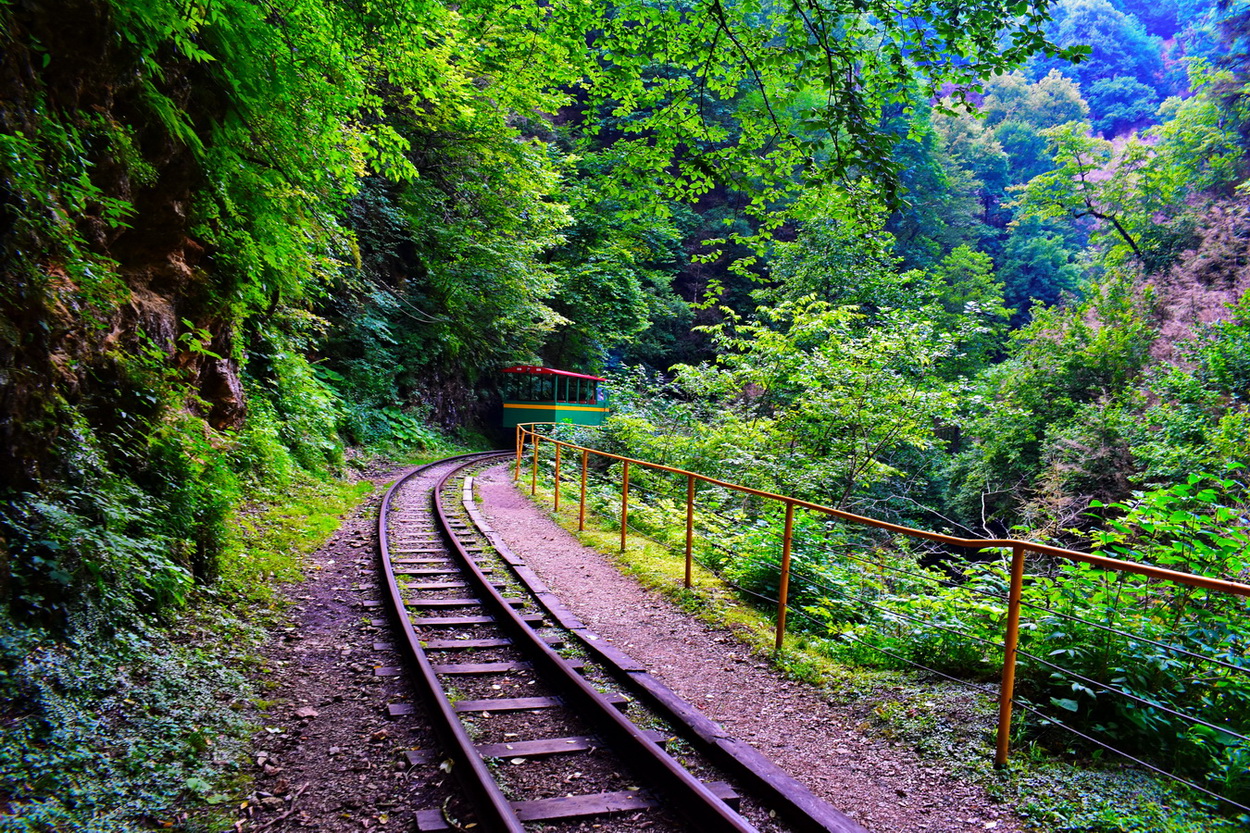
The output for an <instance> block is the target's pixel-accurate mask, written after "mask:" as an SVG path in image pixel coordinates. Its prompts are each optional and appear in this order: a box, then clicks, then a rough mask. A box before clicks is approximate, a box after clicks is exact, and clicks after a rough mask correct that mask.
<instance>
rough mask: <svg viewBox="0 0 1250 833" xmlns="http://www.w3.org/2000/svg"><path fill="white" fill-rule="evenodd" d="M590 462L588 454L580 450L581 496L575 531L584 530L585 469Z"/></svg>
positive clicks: (584, 450)
mask: <svg viewBox="0 0 1250 833" xmlns="http://www.w3.org/2000/svg"><path fill="white" fill-rule="evenodd" d="M589 462H590V452H589V451H587V450H586V449H584V448H583V449H582V494H581V498H580V500H579V502H578V507H577V531H578V532H582V531H584V530H585V529H586V467H587V464H588V463H589Z"/></svg>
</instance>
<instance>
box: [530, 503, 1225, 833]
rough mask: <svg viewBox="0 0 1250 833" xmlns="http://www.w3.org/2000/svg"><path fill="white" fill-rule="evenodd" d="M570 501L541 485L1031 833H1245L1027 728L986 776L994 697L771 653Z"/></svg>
mask: <svg viewBox="0 0 1250 833" xmlns="http://www.w3.org/2000/svg"><path fill="white" fill-rule="evenodd" d="M526 491H529V490H528V489H526ZM569 497H570V496H569V495H568V494H565V495H564V496H563V498H562V500H561V504H562V508H561V511H560V512H559V513H555V512H552V511H551V502H552V501H551V498H552V492H551V490H550V489H547V488H545V487H543V486H542V485H541V484H540V485H539V487H538V489H537V494H536V495H535V496H534V498H533V499H534V500H535V502H536V503H538V505H539V506H540V507H542V508H543V509H544V510H545V511H547V512H549V513H550V514H552V516H553V517H554V518H555V519H556V521H557V522H558V523H560V524H561V525H562V526H563V527H564V528H565V529H567V530H569V531H570V532H573V533H574V534H576V535H577V536H578V538H579V539H580V540H581V541H582V543H584V544H586V545H588V546H591V547H594V548H595V549H597V550H599V551H600V552H602V553H605V554H607V555H609V557H610V558H612V559H613V560H614V561H615V562H616V564H617V565H618V567H619V568H620V569H621V570H622V572H624V573H626V574H628V575H631V576H633V577H635V578H636V579H637V580H638V581H639V582H640V583H642V584H643V585H644V586H646V587H648V588H650V589H652V590H655V591H657V592H659V593H660V594H661V595H663V596H665V597H666V598H668V599H670V600H671V601H673V602H674V603H675V604H676V605H677V606H679V607H680V608H681V609H682V610H684V611H686V612H687V613H689V614H691V615H692V616H695V617H696V618H698V619H700V620H701V621H704V622H706V623H708V624H711V625H713V626H716V627H721V628H725V629H727V630H729V631H730V632H732V633H734V634H735V635H736V636H737V637H738V638H739V639H740V640H742V641H743V642H744V643H745V644H747V645H748V646H750V648H751V649H752V651H753V652H754V653H755V654H757V655H759V656H761V657H768V658H769V659H770V660H771V662H772V663H773V664H774V666H775V667H776V668H777V669H778V670H779V671H780V672H781V673H783V674H785V675H786V676H787V677H789V678H791V679H794V680H797V681H800V682H804V683H808V684H811V685H814V686H817V687H819V688H820V689H821V690H822V691H823V692H824V693H825V694H826V696H828V697H829V698H830V699H831V700H832V701H833V702H835V703H837V704H839V705H840V706H842V707H843V708H844V709H846V712H847V714H848V715H849V716H851V717H852V718H854V719H855V721H856V722H857V723H858V728H859V729H860V730H861V731H865V732H867V733H869V734H874V735H876V736H878V737H881V738H884V739H885V740H887V741H888V742H890V743H891V744H896V745H900V746H905V747H907V748H909V749H912V750H914V751H915V752H916V754H918V755H920V756H921V758H922V759H924V760H926V761H930V762H933V763H937V764H940V765H941V766H943V767H944V768H945V769H946V770H947V771H949V772H950V773H951V774H952V775H955V776H956V777H959V778H963V779H965V780H968V781H970V782H973V783H976V784H978V785H980V786H981V787H983V788H984V789H985V790H986V791H987V792H988V793H989V795H990V796H992V797H993V798H995V799H996V800H998V801H1001V802H1003V803H1005V804H1007V805H1009V806H1011V807H1012V808H1013V809H1014V810H1015V811H1016V812H1017V813H1019V814H1020V816H1021V817H1022V818H1023V819H1025V820H1026V821H1027V822H1028V823H1029V824H1030V825H1032V826H1033V827H1034V829H1037V830H1045V831H1054V832H1055V833H1077V832H1078V831H1080V832H1081V833H1119V831H1126V833H1127V832H1130V831H1131V832H1132V833H1136V832H1137V831H1141V833H1146V831H1151V832H1152V833H1199V831H1202V833H1233V831H1239V830H1244V829H1245V828H1244V826H1243V823H1242V822H1241V821H1239V820H1236V819H1229V818H1225V817H1222V816H1218V815H1214V814H1212V813H1211V812H1209V810H1208V808H1206V807H1205V806H1203V805H1202V804H1200V803H1199V802H1197V801H1195V800H1194V799H1193V798H1192V797H1191V796H1190V795H1188V794H1187V791H1186V790H1184V789H1183V788H1180V787H1177V786H1175V785H1174V784H1172V783H1171V782H1169V781H1167V780H1164V779H1161V778H1158V777H1156V776H1153V775H1152V774H1150V773H1148V772H1146V771H1143V770H1139V769H1135V768H1129V767H1125V766H1122V765H1120V764H1119V762H1118V761H1116V760H1109V759H1104V758H1102V757H1099V756H1097V755H1095V756H1090V755H1089V754H1088V752H1087V751H1085V750H1078V749H1075V748H1072V749H1066V750H1063V749H1060V750H1056V749H1055V748H1054V747H1053V745H1050V746H1047V747H1046V748H1043V747H1042V746H1041V745H1040V744H1036V743H1030V742H1028V741H1024V740H1023V738H1024V737H1025V736H1026V734H1027V728H1028V727H1027V726H1026V725H1025V721H1023V720H1019V719H1018V720H1017V724H1016V726H1017V728H1016V730H1015V734H1016V735H1017V738H1015V740H1016V741H1017V742H1018V745H1017V747H1016V749H1015V753H1014V755H1013V757H1012V759H1011V761H1010V764H1009V766H1008V767H1007V768H1005V769H1003V770H997V769H995V768H994V767H993V760H994V741H995V717H996V714H997V704H996V702H995V700H994V699H993V697H992V696H990V695H988V694H987V695H982V694H979V693H977V692H974V691H971V690H969V689H967V688H965V687H961V686H956V685H954V684H951V683H948V682H945V681H942V680H940V679H938V678H936V677H934V676H933V675H929V674H923V673H917V672H911V671H904V670H898V669H891V668H882V667H880V665H879V664H869V665H855V664H848V663H847V662H846V661H845V660H846V653H845V651H844V650H842V646H840V645H831V644H830V643H829V640H826V639H822V638H820V637H817V636H814V635H810V634H803V633H797V634H789V635H787V637H786V642H785V646H784V648H783V649H782V650H781V651H779V652H778V651H774V650H773V645H774V643H773V639H774V633H775V623H774V620H773V618H772V617H771V616H769V615H768V613H766V612H765V611H763V610H761V609H760V608H757V607H755V606H753V605H752V604H750V603H748V602H747V601H746V600H745V599H744V598H743V597H742V596H741V595H739V594H738V593H737V592H735V591H733V590H732V589H731V588H729V587H728V586H726V585H725V584H724V583H723V582H722V581H721V580H720V579H719V578H718V577H716V576H715V575H714V574H713V573H711V572H710V571H709V570H707V569H705V568H704V567H703V566H702V565H700V564H699V563H698V562H697V561H696V562H695V563H694V565H693V571H692V578H693V581H692V585H693V586H692V587H691V588H686V587H684V581H683V579H684V571H685V561H684V557H683V554H682V552H681V548H680V547H679V546H673V545H666V544H664V543H659V542H657V541H656V540H652V539H651V538H649V537H644V536H643V535H640V534H637V533H636V532H635V531H634V530H633V529H632V521H633V514H632V513H633V507H631V530H630V533H629V535H628V539H627V540H628V546H627V549H626V550H625V551H624V552H621V551H620V526H619V516H618V517H617V518H612V512H613V510H614V509H618V507H609V506H608V505H607V504H606V502H604V501H602V500H600V499H598V498H596V497H595V496H593V495H588V510H589V511H588V512H587V516H586V529H585V530H584V531H581V532H578V530H577V501H576V498H575V496H574V497H573V499H571V500H570V499H569ZM570 507H571V508H570ZM618 511H619V510H618ZM674 540H675V539H674Z"/></svg>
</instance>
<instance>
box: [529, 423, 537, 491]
mask: <svg viewBox="0 0 1250 833" xmlns="http://www.w3.org/2000/svg"><path fill="white" fill-rule="evenodd" d="M530 439H532V440H533V442H534V470H533V471H532V472H531V474H530V494H531V495H536V494H538V434H537V433H534V434H532V435H531V436H530Z"/></svg>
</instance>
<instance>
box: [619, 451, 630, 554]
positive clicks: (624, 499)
mask: <svg viewBox="0 0 1250 833" xmlns="http://www.w3.org/2000/svg"><path fill="white" fill-rule="evenodd" d="M622 469H623V470H622V472H621V552H625V532H626V526H625V525H626V524H627V523H629V461H628V460H626V461H625V463H624V466H623V467H622Z"/></svg>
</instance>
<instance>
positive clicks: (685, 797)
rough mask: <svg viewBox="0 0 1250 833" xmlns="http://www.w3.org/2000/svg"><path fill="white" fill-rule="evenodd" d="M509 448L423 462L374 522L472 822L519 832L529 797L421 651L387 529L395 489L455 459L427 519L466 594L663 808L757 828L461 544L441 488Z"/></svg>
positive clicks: (412, 653) (747, 832)
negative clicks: (516, 794) (517, 789)
mask: <svg viewBox="0 0 1250 833" xmlns="http://www.w3.org/2000/svg"><path fill="white" fill-rule="evenodd" d="M507 454H508V452H490V453H482V454H470V455H461V456H459V457H452V458H447V459H446V460H441V461H439V462H437V463H432V464H429V465H427V466H422V467H420V468H418V469H415V470H414V471H413V472H410V473H409V474H408V475H406V476H405V477H403V478H401V479H400V480H398V481H397V482H396V483H395V484H393V485H392V486H391V488H390V489H388V490H387V493H386V495H385V496H384V497H383V500H382V507H381V512H380V514H379V520H378V556H379V560H380V563H381V567H382V570H383V573H384V575H385V578H386V585H387V594H386V595H387V597H388V599H389V602H390V604H389V615H390V617H391V618H392V619H393V620H394V622H395V625H396V627H397V628H398V631H399V632H400V633H402V634H403V639H402V640H399V639H397V640H396V643H397V646H398V648H399V649H400V650H401V652H403V653H404V654H405V655H406V657H407V659H408V664H409V666H410V667H412V668H414V669H415V671H416V672H417V673H416V674H414V675H413V676H414V677H415V678H416V679H415V680H414V682H415V684H416V687H417V688H418V689H419V690H420V691H421V693H422V694H424V695H425V696H426V697H427V698H428V701H429V702H430V703H432V704H433V705H434V709H433V711H434V717H435V721H436V724H439V725H436V726H435V729H436V732H437V734H438V736H439V739H440V742H442V743H443V744H444V747H445V749H446V751H447V752H448V753H449V755H450V757H451V758H452V760H453V766H452V771H453V773H454V774H456V775H457V776H458V780H459V782H460V783H461V785H462V787H463V789H464V791H465V794H466V795H467V796H468V797H469V798H470V800H471V802H472V804H473V809H474V812H475V813H476V819H475V820H476V821H477V822H478V824H479V825H480V826H481V828H482V829H485V830H488V831H508V833H519V832H520V831H523V830H524V829H525V828H524V826H523V824H522V821H521V819H520V817H519V816H518V814H517V806H516V805H520V804H524V803H526V802H516V803H515V804H514V802H512V801H510V800H509V799H508V797H507V796H505V795H504V793H503V790H502V789H501V788H500V786H499V784H498V783H497V782H496V780H495V778H494V777H493V776H492V774H491V772H490V769H489V767H488V766H487V765H486V763H485V761H484V758H483V755H482V754H481V753H480V752H479V749H478V747H477V746H476V745H475V743H474V741H473V740H472V739H471V738H470V737H469V734H468V732H467V731H466V729H465V727H464V725H463V724H462V722H461V719H460V718H459V717H458V716H457V709H456V708H455V706H453V704H452V702H451V700H450V699H449V698H448V696H447V694H446V692H445V691H444V689H443V686H442V684H441V683H440V681H439V679H438V676H437V673H438V672H437V670H436V667H435V664H434V663H432V662H431V661H430V660H429V658H428V657H427V656H426V649H425V648H424V647H423V644H422V638H421V636H420V635H419V634H418V632H417V630H416V628H415V627H414V624H413V622H412V621H410V619H409V616H408V613H407V608H408V605H409V604H410V603H409V602H406V601H405V599H404V596H403V592H402V590H401V587H400V582H399V579H398V578H397V574H396V570H395V567H394V566H393V563H392V558H391V544H390V539H391V536H390V532H389V530H388V528H387V525H388V520H389V518H390V513H391V511H392V503H393V500H394V498H395V495H396V493H397V492H398V490H399V489H400V488H401V487H403V486H404V485H405V484H407V483H409V482H410V481H412V479H413V478H414V477H416V476H417V475H419V474H422V473H430V472H431V470H432V469H435V468H436V467H438V466H441V465H447V464H449V463H458V464H459V465H456V466H454V467H453V468H452V469H451V470H450V471H448V472H447V473H446V474H445V475H444V476H442V477H441V478H440V479H439V481H438V483H437V484H436V485H435V486H434V487H433V489H432V491H431V493H430V498H429V499H430V501H431V503H432V506H431V514H432V520H434V521H435V523H436V528H437V530H438V534H440V535H441V537H442V538H443V539H444V541H445V542H446V544H447V548H448V549H449V550H452V551H454V557H455V558H456V559H457V560H458V562H459V563H458V564H457V565H456V566H457V567H458V569H459V570H460V574H461V577H462V578H463V579H465V580H467V581H468V583H469V584H470V585H471V586H470V588H469V590H470V592H471V593H472V594H473V595H474V596H476V597H477V602H476V603H477V604H480V605H481V606H482V608H483V612H487V613H489V614H490V615H491V617H492V618H493V620H494V626H495V627H498V628H499V629H500V632H501V633H503V634H505V635H506V636H507V637H508V641H509V642H510V643H511V645H512V646H514V647H515V648H516V649H517V650H518V651H520V652H521V653H522V654H523V655H524V656H526V657H527V658H528V660H529V661H530V663H531V666H532V668H533V670H534V671H535V672H536V673H538V674H542V675H543V677H544V680H545V681H546V682H550V683H552V685H553V686H554V687H555V688H556V689H557V690H558V691H559V692H560V698H561V699H562V700H563V701H564V702H565V703H566V705H567V706H568V707H569V708H571V710H573V712H575V713H576V714H577V715H578V717H580V718H582V719H584V720H586V722H588V723H589V724H591V725H592V726H593V727H594V729H595V731H596V732H597V733H598V734H599V735H600V736H601V737H602V738H603V739H604V740H606V741H607V742H608V743H609V748H610V749H611V751H612V752H613V753H614V754H616V755H618V756H619V757H620V758H621V759H622V760H623V761H625V762H626V763H628V764H630V765H631V766H632V768H633V769H634V770H635V771H636V773H637V774H638V775H639V777H641V778H644V779H645V780H646V781H647V782H648V784H649V786H650V787H651V788H652V790H653V791H654V792H655V793H656V794H657V795H660V796H663V798H664V801H663V806H664V807H665V808H667V809H668V810H671V811H674V812H676V813H677V814H679V815H680V816H682V817H683V818H684V819H685V820H686V821H687V822H689V823H690V824H691V825H692V827H693V828H694V829H696V830H699V831H712V832H713V833H720V831H733V833H752V831H755V827H753V826H752V825H751V823H750V822H748V821H747V820H746V819H744V818H743V817H742V816H740V815H739V814H738V813H736V812H735V811H734V810H733V809H731V808H730V807H729V806H728V805H727V804H726V803H725V802H724V801H723V800H722V799H721V798H720V797H718V795H717V794H716V792H715V791H714V790H713V789H712V788H711V787H709V785H708V784H705V783H703V782H702V781H700V780H699V779H697V778H696V777H694V776H693V775H691V774H690V773H689V772H688V771H687V770H686V769H685V768H684V767H682V766H681V765H680V764H679V763H678V762H677V761H675V760H674V759H673V758H672V757H671V756H670V755H669V754H668V753H667V752H666V751H664V750H663V749H662V748H661V747H660V746H658V745H657V744H656V741H655V738H654V737H653V736H651V735H653V734H654V733H651V734H649V733H646V732H644V731H642V730H640V729H639V728H638V727H637V726H636V725H634V724H633V723H632V722H631V721H630V720H629V719H628V718H627V717H626V716H625V715H623V714H622V713H620V711H618V709H617V704H614V703H612V702H610V701H609V699H608V698H606V697H605V696H604V695H602V694H600V693H599V692H598V691H597V690H596V689H595V688H594V687H593V686H592V685H591V684H590V683H589V682H588V681H587V680H586V679H585V678H584V677H583V676H582V675H581V674H580V673H579V672H578V670H577V668H575V667H574V666H573V665H572V664H571V663H569V662H568V661H567V660H565V659H564V658H563V657H561V656H560V654H558V653H557V652H556V651H555V650H554V649H553V648H552V646H551V645H549V644H548V643H547V641H545V640H544V638H543V637H542V636H541V635H540V634H539V633H538V632H537V630H536V629H535V628H534V627H531V625H530V624H528V623H527V621H526V618H525V617H523V616H522V614H520V613H519V612H518V611H517V610H515V609H514V607H513V604H514V603H515V600H512V599H508V598H505V597H504V595H503V593H501V592H500V590H498V589H497V588H496V587H495V586H494V585H493V584H492V582H491V580H490V578H489V577H488V576H487V574H486V571H484V570H483V569H482V568H481V567H480V566H479V565H478V564H477V563H476V562H475V560H474V557H473V555H472V554H471V553H470V551H469V550H468V549H467V548H466V546H465V544H464V543H463V542H462V541H461V540H460V539H459V537H458V536H457V535H456V534H454V532H453V527H452V520H451V518H449V516H448V511H447V508H446V507H445V506H444V502H443V499H442V493H443V491H444V489H445V488H446V486H447V484H448V482H449V481H450V480H451V479H452V478H453V477H455V476H457V474H458V473H460V472H461V471H462V470H463V469H464V468H466V467H467V466H468V465H471V464H473V463H474V462H479V461H482V460H487V459H490V458H491V457H494V456H498V457H501V458H502V457H505V456H507Z"/></svg>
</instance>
